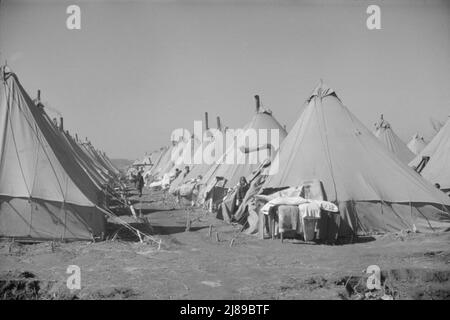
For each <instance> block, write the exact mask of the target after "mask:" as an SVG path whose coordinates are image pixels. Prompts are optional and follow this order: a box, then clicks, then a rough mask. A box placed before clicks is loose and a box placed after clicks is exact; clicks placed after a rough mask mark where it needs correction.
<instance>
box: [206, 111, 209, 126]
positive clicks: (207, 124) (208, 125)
mask: <svg viewBox="0 0 450 320" xmlns="http://www.w3.org/2000/svg"><path fill="white" fill-rule="evenodd" d="M205 130H209V125H208V112H205Z"/></svg>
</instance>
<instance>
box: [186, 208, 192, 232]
mask: <svg viewBox="0 0 450 320" xmlns="http://www.w3.org/2000/svg"><path fill="white" fill-rule="evenodd" d="M190 229H191V217H190V214H189V210H188V209H186V230H185V232H188V231H190Z"/></svg>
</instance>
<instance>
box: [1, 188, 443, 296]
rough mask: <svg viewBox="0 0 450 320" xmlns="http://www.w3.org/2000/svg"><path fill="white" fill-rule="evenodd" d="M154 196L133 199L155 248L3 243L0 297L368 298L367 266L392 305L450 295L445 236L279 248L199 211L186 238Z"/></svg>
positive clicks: (123, 238)
mask: <svg viewBox="0 0 450 320" xmlns="http://www.w3.org/2000/svg"><path fill="white" fill-rule="evenodd" d="M160 199H161V194H153V195H150V194H145V195H144V196H143V197H142V203H141V204H140V203H139V202H138V203H136V207H137V208H140V206H141V208H142V213H143V214H144V215H145V217H146V218H148V220H149V221H150V223H151V225H152V227H153V234H154V236H156V237H158V238H160V239H162V245H161V248H160V250H158V249H157V246H155V245H154V244H152V243H139V241H136V239H132V238H130V235H129V234H128V235H127V234H126V232H121V233H119V235H118V237H117V238H116V239H115V240H114V241H111V240H109V241H104V242H98V243H87V242H78V243H55V244H52V243H50V242H46V243H40V244H20V243H17V242H14V243H13V242H11V241H3V242H0V299H8V298H9V299H10V298H28V299H30V298H39V299H55V298H56V299H73V298H80V299H362V298H364V297H365V298H370V296H367V295H365V294H367V292H368V291H367V288H366V286H365V281H366V280H365V279H366V278H364V277H367V275H365V274H364V272H363V271H364V270H365V269H366V268H367V267H368V266H369V265H378V266H379V267H380V268H381V270H382V275H383V276H382V281H383V285H384V286H386V288H387V289H386V290H387V291H386V292H387V293H388V294H389V295H390V296H393V297H394V299H450V248H449V244H450V232H447V233H439V234H438V233H436V234H412V233H408V234H388V235H382V236H377V237H375V238H366V239H361V240H360V241H358V242H357V243H353V244H346V245H336V246H326V245H311V244H306V243H303V242H301V241H298V240H294V239H288V240H286V241H285V242H284V243H281V242H280V240H268V239H266V240H259V239H258V238H257V237H254V236H249V235H246V234H243V233H240V232H239V231H240V229H241V226H239V225H235V226H233V225H227V224H225V223H223V222H222V221H220V220H217V219H215V217H213V216H212V215H211V214H206V213H205V212H204V211H202V210H200V209H197V210H195V212H194V213H193V214H191V219H192V221H193V222H192V226H191V230H190V231H189V232H185V226H186V212H185V211H184V210H182V209H177V210H171V208H172V207H171V205H172V204H167V203H163V202H162V201H160ZM122 218H123V219H124V220H126V221H128V222H130V223H131V222H133V221H134V220H133V219H132V218H131V217H129V216H122ZM210 225H212V233H211V236H210V235H209V232H210V228H209V226H210ZM136 226H138V225H136ZM110 227H111V228H112V229H114V228H117V226H116V225H114V224H111V225H110ZM141 227H142V226H141ZM216 232H217V233H218V237H216ZM233 238H234V241H233V245H232V246H230V243H231V239H233ZM217 240H219V241H217ZM69 265H77V266H79V267H80V268H81V290H73V291H69V290H68V289H67V287H66V279H67V277H68V276H69V275H68V274H66V270H67V267H68V266H69ZM17 279H24V282H20V281H17ZM24 283H25V284H24ZM26 283H28V284H30V283H31V284H32V285H33V286H32V287H30V286H27V285H26ZM27 290H28V292H25V291H27ZM30 291H32V294H31V295H30Z"/></svg>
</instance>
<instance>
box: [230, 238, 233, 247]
mask: <svg viewBox="0 0 450 320" xmlns="http://www.w3.org/2000/svg"><path fill="white" fill-rule="evenodd" d="M233 243H234V238H233V239H231V241H230V248H231V247H232V246H233Z"/></svg>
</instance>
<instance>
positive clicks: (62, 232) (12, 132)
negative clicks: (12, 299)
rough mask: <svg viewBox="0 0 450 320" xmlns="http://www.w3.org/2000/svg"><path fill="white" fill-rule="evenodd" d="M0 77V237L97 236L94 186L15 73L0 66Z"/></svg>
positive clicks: (99, 220) (100, 228)
mask: <svg viewBox="0 0 450 320" xmlns="http://www.w3.org/2000/svg"><path fill="white" fill-rule="evenodd" d="M0 76H1V79H0V81H1V82H2V83H1V91H0V236H6V237H15V238H34V239H66V240H76V239H89V240H91V239H92V238H93V237H97V236H100V235H101V234H102V233H103V232H104V231H105V218H104V215H103V209H102V208H100V207H99V205H100V204H101V203H102V194H99V189H98V186H96V184H95V183H94V182H93V180H92V179H91V178H90V177H89V175H88V174H87V173H86V172H85V171H84V170H83V168H82V167H81V166H80V164H79V163H78V162H77V160H76V159H75V156H74V155H73V152H72V150H71V148H70V146H69V145H68V144H67V142H66V141H65V140H63V139H62V135H60V134H58V133H57V132H56V131H55V130H54V127H52V124H51V122H50V121H48V119H49V118H48V116H47V115H46V114H45V112H44V110H43V108H42V107H39V106H36V105H35V104H34V102H33V101H32V100H31V99H30V97H29V96H28V94H27V93H26V92H25V90H24V89H23V87H22V86H21V84H20V83H19V81H18V79H17V76H16V75H15V74H13V73H11V72H9V71H7V70H5V69H3V70H2V72H1V75H0Z"/></svg>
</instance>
